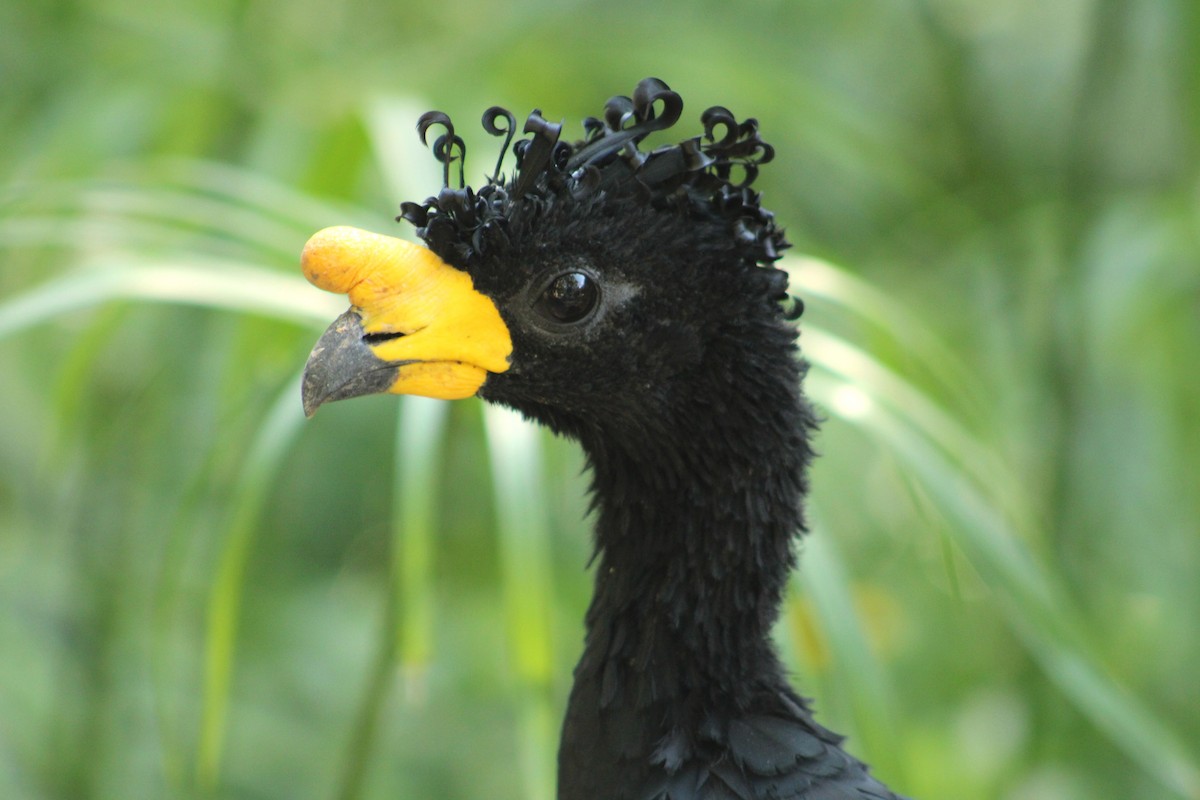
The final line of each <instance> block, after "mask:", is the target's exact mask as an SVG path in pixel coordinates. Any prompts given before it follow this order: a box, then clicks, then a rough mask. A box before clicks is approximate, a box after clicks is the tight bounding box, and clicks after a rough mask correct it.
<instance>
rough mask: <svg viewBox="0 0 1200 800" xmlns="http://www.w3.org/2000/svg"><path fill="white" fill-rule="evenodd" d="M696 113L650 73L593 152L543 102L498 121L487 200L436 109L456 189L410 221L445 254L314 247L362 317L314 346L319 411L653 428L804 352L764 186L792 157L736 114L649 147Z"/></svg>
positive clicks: (616, 106) (411, 207)
mask: <svg viewBox="0 0 1200 800" xmlns="http://www.w3.org/2000/svg"><path fill="white" fill-rule="evenodd" d="M682 109H683V101H682V100H681V99H680V97H679V95H678V94H676V93H675V92H673V91H671V90H670V88H669V87H668V86H667V85H666V84H665V83H663V82H662V81H660V80H657V79H654V78H647V79H646V80H643V81H642V82H641V83H639V84H638V86H637V88H636V90H635V91H634V93H633V96H632V97H624V96H619V97H614V98H612V99H610V100H609V101H608V103H607V104H606V106H605V109H604V114H603V119H595V118H589V119H587V120H585V121H584V130H585V136H584V138H583V139H582V140H580V141H576V142H574V143H567V142H564V141H562V140H561V126H560V125H559V124H556V123H551V122H548V121H547V120H545V119H544V118H543V117H542V115H541V112H540V111H539V110H535V111H533V112H532V113H531V114H529V116H528V118H527V119H526V121H525V124H524V127H523V130H524V133H525V134H527V136H526V137H525V138H521V139H518V140H517V141H516V142H515V143H514V142H513V139H514V134H515V133H516V119H515V117H514V116H513V115H512V114H511V113H510V112H508V111H506V110H504V109H502V108H499V107H494V108H492V109H489V110H488V111H487V112H486V113H485V114H484V116H483V126H484V128H485V130H487V131H488V132H489V133H491V134H493V135H496V136H498V137H504V144H503V146H502V148H501V153H500V160H499V161H498V162H497V165H496V171H495V172H494V174H493V175H492V176H490V177H489V178H487V180H486V183H485V185H483V186H482V188H480V189H479V190H478V191H476V190H474V189H472V188H471V187H469V186H466V185H464V181H463V158H464V155H465V152H464V151H465V147H464V144H463V140H462V138H461V137H460V136H458V135H457V134H456V133H455V130H454V127H453V124H452V123H451V121H450V118H449V117H448V116H446V115H445V114H442V113H440V112H430V113H428V114H426V115H424V116H423V117H422V118H421V120H420V122H419V124H418V131H419V133H420V135H421V138H422V140H426V137H427V134H428V132H429V131H430V130H431V129H433V128H435V127H437V128H441V129H443V130H444V133H442V134H441V135H440V136H438V137H437V138H436V139H435V140H434V143H433V153H434V155H435V157H436V158H437V159H438V160H439V161H440V162H442V164H443V165H444V176H445V183H446V186H445V187H444V188H443V189H442V190H441V192H440V193H439V194H437V195H436V196H433V197H429V198H428V199H426V200H425V202H423V203H404V204H403V205H402V214H401V216H400V218H402V219H404V220H407V221H409V222H410V223H412V224H413V225H414V226H416V229H417V234H418V235H419V236H420V237H421V238H422V239H423V240H424V241H425V242H426V243H427V245H428V250H425V249H424V248H420V247H418V246H415V245H411V244H408V243H406V242H403V241H401V240H397V239H391V238H389V237H381V236H376V235H374V234H367V233H365V232H361V231H354V230H352V229H346V228H336V229H330V230H327V231H322V232H321V233H319V234H317V235H316V236H314V237H313V239H312V240H311V241H310V242H309V244H308V245H307V247H306V249H305V255H304V268H305V272H306V274H307V275H308V277H309V279H310V280H312V281H313V282H314V283H315V284H316V285H318V286H320V287H321V288H324V289H327V290H330V291H335V292H340V293H348V294H349V295H350V298H351V302H352V305H353V307H352V308H351V310H350V311H349V312H347V314H346V315H343V317H341V318H339V320H338V321H337V322H336V323H335V324H334V325H333V326H332V327H331V328H330V329H329V331H327V332H326V334H325V336H324V337H322V339H321V341H320V342H319V343H318V345H317V347H316V349H314V351H313V355H312V357H311V358H310V361H309V364H308V368H307V370H306V376H305V381H304V402H305V408H306V411H308V412H309V413H312V412H314V411H315V410H316V408H317V406H319V405H320V404H321V403H323V402H326V401H329V400H336V399H341V398H344V397H352V396H356V395H360V394H367V393H372V392H382V391H392V392H397V393H414V394H424V395H430V396H434V397H443V398H456V397H465V396H469V395H471V394H475V393H478V394H479V395H480V396H482V397H484V398H485V399H488V400H491V401H496V402H500V403H504V404H506V405H510V406H513V407H515V408H517V409H518V410H520V411H522V412H524V413H526V414H527V415H529V416H532V417H534V418H536V419H538V420H540V421H542V422H544V423H546V424H548V425H550V426H551V427H552V428H554V429H555V430H558V431H560V432H566V433H573V434H576V435H579V434H582V433H583V432H584V430H585V429H588V428H594V427H596V426H599V427H601V428H604V429H605V432H606V433H610V434H611V433H612V432H614V431H618V430H619V431H622V432H624V433H625V434H627V435H635V436H636V435H640V434H641V433H642V432H644V430H645V429H646V428H647V427H653V426H655V425H657V424H660V423H663V421H664V420H666V419H668V418H669V417H670V416H671V415H672V414H678V413H680V412H681V410H682V409H683V407H684V406H686V405H687V404H688V403H694V402H695V401H696V400H697V396H698V395H705V394H707V393H710V392H711V391H712V390H713V388H714V386H715V385H717V384H720V383H722V382H724V383H725V384H728V383H730V382H738V381H746V380H748V378H747V376H748V375H753V374H754V371H753V370H744V369H735V368H734V366H733V361H734V360H738V361H741V362H745V361H747V360H750V361H754V360H756V359H760V358H761V359H771V360H775V359H778V358H780V357H783V358H787V351H788V350H790V348H791V347H792V341H793V339H794V331H793V329H792V327H791V326H788V325H786V324H784V317H785V316H786V314H787V312H786V311H785V310H784V308H783V306H782V304H781V301H784V300H786V299H787V294H786V287H787V279H786V276H785V274H784V273H783V272H781V271H779V270H777V269H775V268H773V267H772V266H771V263H772V262H773V261H774V260H775V259H777V258H778V256H779V253H780V251H781V250H782V249H784V248H785V247H787V242H786V241H785V240H784V237H783V233H782V231H781V230H780V229H779V228H778V227H777V226H776V224H775V221H774V219H773V217H772V215H771V213H770V212H768V211H766V210H764V209H763V208H762V206H761V204H760V197H759V195H758V194H757V193H755V192H754V191H752V189H751V185H752V183H753V182H754V179H755V176H756V175H757V172H758V167H759V165H761V164H764V163H766V162H768V161H770V160H771V158H772V156H773V154H774V152H773V150H772V148H771V147H770V145H768V144H766V143H765V142H763V141H762V139H761V138H759V133H758V124H757V122H756V121H755V120H753V119H747V120H745V121H741V122H739V121H738V120H737V119H736V118H735V117H734V115H733V114H732V113H731V112H730V111H728V110H727V109H725V108H722V107H714V108H710V109H708V110H707V111H705V112H704V113H703V114H702V115H701V117H700V127H701V130H702V133H700V134H699V135H696V136H694V137H692V138H689V139H685V140H683V141H681V142H679V143H677V144H669V145H664V146H660V147H656V148H654V149H651V150H643V149H641V148H640V145H641V143H642V141H643V140H644V139H645V138H646V137H647V136H648V135H650V134H651V133H654V132H656V131H663V130H665V129H667V128H670V127H671V126H672V125H674V124H675V123H676V122H677V121H678V119H679V118H680V116H681V112H682ZM509 154H511V155H512V156H513V157H515V160H516V168H515V170H514V171H513V173H512V175H511V177H508V178H506V177H505V176H503V175H502V174H501V172H500V169H501V166H502V164H503V161H504V159H505V157H506V155H509ZM456 163H457V169H455V168H454V167H455V164H456ZM456 172H457V175H455V173H456ZM455 177H457V178H458V183H459V188H451V186H450V185H449V184H450V183H451V180H452V178H455ZM796 307H797V306H793V308H796ZM747 342H754V343H755V347H756V348H761V350H762V351H761V352H760V351H759V350H754V351H751V352H747V351H746V349H745V343H747ZM733 347H737V348H739V349H738V352H736V353H731V352H725V351H728V350H730V349H731V348H733ZM750 380H752V378H750ZM744 388H745V389H746V391H748V392H753V391H754V390H755V387H753V386H748V387H744ZM699 399H700V400H701V401H703V397H700V398H699ZM663 424H665V423H663Z"/></svg>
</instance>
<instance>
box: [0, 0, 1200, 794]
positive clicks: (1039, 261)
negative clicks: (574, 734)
mask: <svg viewBox="0 0 1200 800" xmlns="http://www.w3.org/2000/svg"><path fill="white" fill-rule="evenodd" d="M1198 42H1200V4H1197V3H1195V2H1193V0H1144V1H1142V2H1139V1H1138V0H1056V2H1053V3H1044V2H1034V1H1033V0H991V2H983V1H982V0H979V1H976V0H927V1H926V2H917V1H916V0H912V1H911V2H903V1H902V0H874V1H869V0H860V1H856V0H845V1H844V2H831V1H828V0H827V1H824V2H818V1H817V0H812V1H810V2H782V1H780V2H773V1H772V0H758V1H757V2H747V3H743V4H737V5H735V4H732V3H728V2H723V3H714V2H688V3H684V2H667V3H660V4H649V3H644V2H636V3H635V2H628V1H627V0H603V1H602V2H590V3H586V2H576V3H570V2H567V3H564V2H561V0H555V2H545V1H542V0H517V2H510V3H495V2H478V1H475V0H448V1H447V2H440V3H424V4H419V5H418V4H407V3H401V2H393V3H384V2H378V0H353V1H352V2H346V3H340V4H333V3H329V4H326V3H317V2H312V0H289V1H288V2H284V1H283V0H241V1H234V0H217V1H216V2H212V0H203V1H202V0H183V1H180V2H159V3H148V2H146V0H38V1H37V2H32V0H0V376H2V377H0V797H4V798H70V799H71V800H74V799H75V798H80V799H84V798H122V799H124V798H142V797H155V798H156V797H167V798H173V797H183V798H192V797H196V798H206V797H222V798H224V797H228V798H246V799H247V800H249V799H251V798H254V799H257V798H289V799H291V798H384V797H389V798H391V797H403V798H446V799H449V798H463V799H464V800H468V799H473V798H489V799H490V800H497V799H501V798H512V799H514V800H515V799H516V798H523V799H530V800H543V799H545V798H550V797H551V796H552V786H553V764H554V752H555V749H556V746H557V726H558V720H559V718H560V715H561V712H562V706H563V702H564V698H565V694H566V691H567V689H568V687H569V676H570V670H571V666H572V664H573V663H574V660H575V658H576V657H577V654H578V651H579V646H580V637H581V627H580V620H581V617H582V613H583V609H584V607H585V605H586V602H587V598H588V593H589V585H588V584H589V577H588V574H587V572H586V571H585V565H586V562H587V558H588V555H589V543H588V523H587V521H586V519H585V517H584V513H585V508H586V499H585V497H584V491H585V488H586V479H585V478H584V477H583V476H581V475H580V469H581V459H580V457H579V455H578V454H577V452H576V451H575V449H574V447H573V446H572V445H571V444H570V443H564V442H558V441H554V440H551V439H550V438H549V437H547V436H545V435H544V434H542V433H541V432H537V431H533V430H532V429H529V428H525V427H523V426H521V425H520V424H518V423H516V422H515V421H514V420H513V419H512V418H511V417H509V416H508V415H506V414H503V413H497V412H495V411H494V410H492V411H486V412H485V411H484V409H483V407H482V406H481V405H480V404H479V403H478V402H476V401H464V402H460V403H455V404H447V403H437V402H432V401H422V400H420V399H411V398H406V399H403V400H401V399H397V398H393V397H378V398H369V399H363V400H357V401H355V402H353V403H344V404H337V405H333V406H330V407H327V408H324V409H322V411H321V413H320V414H319V415H318V416H317V417H316V418H314V419H313V420H312V421H309V422H304V421H303V420H302V418H301V414H300V408H299V397H298V391H297V385H296V382H297V374H298V371H299V369H300V368H301V366H302V364H303V361H304V359H305V357H306V355H307V352H308V349H309V347H311V345H312V343H313V342H314V341H315V339H316V336H317V335H318V333H319V332H320V330H321V329H322V328H323V325H324V323H325V322H326V321H328V320H330V319H332V317H333V316H334V315H335V314H336V313H337V312H338V311H339V310H340V301H339V300H338V299H337V298H333V297H328V296H324V295H322V294H321V293H319V292H317V291H316V290H315V289H311V288H310V287H308V286H307V284H305V283H303V281H302V280H301V279H300V278H299V276H298V269H297V254H298V252H299V250H300V247H301V246H302V245H303V242H304V241H305V239H306V237H307V236H308V234H310V233H311V232H312V231H314V230H316V229H318V228H320V227H324V226H326V225H330V224H338V223H350V224H358V225H361V226H364V227H369V228H372V229H375V230H380V231H389V232H397V231H402V230H403V227H402V226H400V225H396V224H395V223H393V222H392V221H391V218H392V217H393V216H394V215H395V214H396V213H397V212H398V203H399V202H400V201H401V200H420V199H421V198H423V197H424V196H426V195H427V194H428V193H431V192H433V191H436V189H437V188H438V187H439V185H440V174H439V169H438V167H437V165H436V164H435V163H434V162H433V160H432V158H431V157H430V156H429V154H428V151H426V150H424V149H423V148H422V147H421V146H420V144H419V142H418V141H417V140H416V136H415V133H414V131H413V126H414V124H415V121H416V118H417V116H418V115H419V114H420V113H421V112H423V111H425V110H427V109H429V108H438V109H441V110H444V111H447V112H449V113H450V114H451V115H452V116H453V117H454V118H455V119H456V120H457V122H458V126H459V128H460V130H461V131H462V132H463V133H464V135H465V136H466V137H467V144H468V164H467V172H468V176H473V177H471V178H470V179H471V180H473V181H475V182H476V183H478V181H479V179H480V177H481V176H482V175H484V174H486V173H490V171H491V169H492V164H493V162H494V153H495V147H496V142H495V141H494V140H491V139H490V138H489V137H487V136H486V135H484V134H483V133H482V132H481V131H480V130H479V129H478V128H477V127H476V125H475V122H474V120H475V119H476V118H477V115H479V114H480V113H481V112H482V111H483V110H484V109H485V108H487V107H488V106H490V105H492V104H494V103H500V104H502V105H506V106H508V107H510V108H512V109H513V110H514V111H515V112H516V113H517V114H518V117H520V116H522V115H524V114H525V113H527V112H528V111H529V110H530V109H532V108H534V107H538V108H541V109H542V110H543V112H544V113H545V115H546V116H547V118H549V119H565V120H566V121H567V130H568V131H569V132H570V133H571V134H572V135H574V136H578V135H581V134H582V128H581V127H580V126H579V124H578V122H579V120H580V119H581V118H582V117H583V116H586V115H594V114H598V113H599V112H600V110H601V108H602V106H603V102H604V101H605V99H607V98H608V97H609V96H610V95H613V94H623V93H629V92H630V91H632V89H633V87H634V85H635V83H636V82H637V80H638V79H640V78H642V77H645V76H647V75H655V76H658V77H661V78H662V79H664V80H666V81H667V82H668V83H669V84H670V85H671V86H672V88H674V89H676V90H677V91H679V92H680V93H681V94H682V95H683V98H684V100H685V103H686V107H685V111H684V118H683V120H681V122H680V123H679V125H678V126H677V128H676V130H675V131H673V132H672V133H673V134H677V135H678V136H679V137H680V138H682V137H684V136H691V135H694V134H695V133H698V132H699V130H700V127H699V124H698V118H699V114H700V112H701V111H702V110H703V109H704V108H706V107H707V106H709V105H713V104H722V105H726V106H728V107H729V108H731V109H732V110H733V111H734V113H736V114H738V115H739V116H756V117H757V118H758V119H759V120H760V121H761V124H762V130H763V134H764V138H766V139H767V141H770V142H771V143H772V144H774V145H775V147H776V149H777V158H776V160H775V162H774V163H772V164H771V165H769V167H767V168H765V169H764V170H763V173H762V175H761V178H760V180H759V182H758V184H756V186H757V187H758V188H760V189H761V190H762V191H763V192H764V193H765V204H766V205H767V206H768V207H770V208H772V209H773V210H774V211H775V212H776V213H777V215H778V217H779V219H780V220H781V221H782V222H783V223H784V224H785V225H786V226H787V229H788V233H789V237H790V238H791V240H792V241H793V242H794V243H795V245H796V246H795V248H794V249H793V250H792V251H790V252H789V256H788V258H787V259H785V262H784V263H785V265H786V266H787V267H788V269H789V270H790V271H791V272H792V274H793V278H794V281H793V283H794V286H795V287H796V288H797V291H798V292H799V293H800V294H802V295H803V296H804V297H805V299H806V301H807V303H808V311H807V313H806V315H805V317H804V320H803V324H802V329H803V335H802V341H803V343H804V345H805V348H806V352H807V354H808V355H809V357H810V358H811V359H812V361H813V363H814V366H813V370H812V373H811V375H810V380H809V390H810V392H811V393H812V395H813V397H814V398H815V399H816V400H817V401H818V402H819V403H820V404H821V406H822V408H823V409H824V413H825V416H826V419H827V421H826V423H825V426H824V431H823V433H822V435H821V439H820V442H819V448H820V450H821V452H822V454H823V457H822V459H821V461H820V463H819V464H818V466H817V467H816V469H815V473H814V481H815V490H814V498H813V513H814V518H815V520H816V525H815V528H816V530H815V533H814V535H813V536H812V537H810V538H809V539H808V540H807V541H806V544H805V548H804V554H803V559H802V569H801V572H800V573H799V574H798V575H797V578H796V580H795V584H794V591H793V592H792V593H791V595H790V597H789V599H788V602H787V607H786V609H785V612H784V615H783V621H782V623H781V625H780V626H779V629H778V634H779V640H780V646H781V650H782V652H783V653H784V654H785V658H786V660H787V661H788V664H789V666H790V668H791V669H793V670H794V672H795V675H796V683H797V685H798V686H800V687H801V689H802V691H804V692H805V693H806V694H809V695H813V696H815V697H816V703H817V706H818V709H819V712H820V714H821V718H822V719H823V720H824V721H825V722H826V723H827V724H829V725H831V726H832V727H834V728H835V729H837V730H840V731H842V732H845V733H847V734H849V735H850V736H851V748H852V750H854V751H855V752H856V753H858V754H859V755H861V756H863V757H864V758H866V759H867V760H869V761H870V762H871V763H872V764H874V765H875V768H876V771H877V772H878V773H879V774H880V775H881V776H882V777H883V778H885V779H886V780H888V781H889V782H891V783H892V784H893V785H894V786H896V787H897V788H899V789H902V790H903V791H904V792H906V793H908V794H911V795H913V796H915V797H919V798H923V799H924V800H936V799H937V798H945V799H947V800H949V799H951V798H955V799H961V798H1001V799H1003V800H1051V799H1053V800H1075V799H1076V798H1078V799H1079V800H1083V799H1084V798H1087V799H1088V800H1095V798H1114V800H1115V799H1116V798H1139V799H1140V798H1191V799H1192V800H1195V799H1196V798H1200V770H1198V767H1197V763H1198V758H1200V746H1197V742H1200V699H1198V698H1200V690H1198V689H1197V681H1196V666H1195V665H1196V664H1197V663H1198V662H1200V636H1197V627H1198V623H1197V620H1200V580H1197V577H1196V576H1197V574H1198V572H1200V544H1198V537H1200V532H1198V527H1200V523H1198V519H1200V480H1198V477H1197V476H1198V475H1200V370H1198V369H1197V363H1198V361H1197V360H1198V357H1200V47H1198V46H1197V43H1198ZM598 796H600V795H598Z"/></svg>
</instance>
